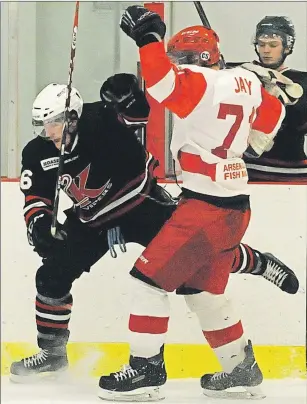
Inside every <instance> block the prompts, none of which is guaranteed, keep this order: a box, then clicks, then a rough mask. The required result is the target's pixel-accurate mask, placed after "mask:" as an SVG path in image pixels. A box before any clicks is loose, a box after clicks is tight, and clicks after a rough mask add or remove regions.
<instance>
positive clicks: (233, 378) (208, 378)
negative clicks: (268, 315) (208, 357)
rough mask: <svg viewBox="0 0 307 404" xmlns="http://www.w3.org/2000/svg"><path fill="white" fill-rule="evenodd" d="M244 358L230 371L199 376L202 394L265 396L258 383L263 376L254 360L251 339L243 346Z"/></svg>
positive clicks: (235, 397)
mask: <svg viewBox="0 0 307 404" xmlns="http://www.w3.org/2000/svg"><path fill="white" fill-rule="evenodd" d="M244 352H245V359H244V360H243V361H242V362H241V363H239V365H237V366H236V367H235V368H234V369H233V371H232V372H231V373H225V372H217V373H214V374H206V375H204V376H202V377H201V379H200V384H201V387H202V388H203V393H204V395H206V396H208V397H217V398H234V399H239V398H254V399H255V398H257V399H260V398H265V395H264V394H263V393H262V391H261V389H260V387H259V385H260V384H261V383H262V380H263V376H262V373H261V370H260V369H259V366H258V364H257V362H256V360H255V357H254V352H253V347H252V343H251V341H248V345H246V347H245V348H244Z"/></svg>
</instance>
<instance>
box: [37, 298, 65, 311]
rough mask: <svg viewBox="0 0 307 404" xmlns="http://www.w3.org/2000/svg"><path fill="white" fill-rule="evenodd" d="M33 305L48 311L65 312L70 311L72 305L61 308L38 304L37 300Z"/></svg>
mask: <svg viewBox="0 0 307 404" xmlns="http://www.w3.org/2000/svg"><path fill="white" fill-rule="evenodd" d="M35 305H36V306H37V307H40V308H41V309H45V310H49V311H66V310H71V308H72V304H64V305H62V306H49V305H48V304H43V303H40V302H39V301H38V300H36V301H35Z"/></svg>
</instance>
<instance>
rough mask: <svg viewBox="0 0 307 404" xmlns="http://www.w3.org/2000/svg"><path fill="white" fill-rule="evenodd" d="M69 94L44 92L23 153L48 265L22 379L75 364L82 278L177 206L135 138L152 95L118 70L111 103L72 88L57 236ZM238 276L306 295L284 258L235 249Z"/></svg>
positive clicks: (26, 188)
mask: <svg viewBox="0 0 307 404" xmlns="http://www.w3.org/2000/svg"><path fill="white" fill-rule="evenodd" d="M65 97H66V86H65V85H59V84H51V85H48V86H47V87H46V88H44V89H43V90H42V91H41V93H40V94H38V96H37V98H36V100H35V101H34V104H33V111H32V113H33V125H34V128H35V133H36V134H37V137H36V138H35V139H33V140H31V141H30V142H29V143H28V145H26V147H25V148H24V150H23V155H22V173H21V180H20V188H21V191H22V192H23V193H24V195H25V206H24V215H25V221H26V225H27V233H28V239H29V242H30V244H31V245H32V246H34V251H36V252H37V253H38V254H39V255H40V256H41V257H42V258H43V265H42V266H41V267H40V268H39V269H38V271H37V274H36V289H37V296H36V303H35V306H36V325H37V331H38V346H39V347H40V348H41V351H40V352H39V353H37V354H35V355H33V356H31V357H29V358H25V359H23V360H21V361H19V362H14V363H13V364H12V367H11V379H12V380H14V381H19V382H26V381H28V380H32V379H33V378H36V377H40V376H41V375H44V374H45V373H46V372H47V373H49V372H55V371H57V370H62V369H63V368H65V367H67V365H68V361H67V355H66V344H67V341H68V337H69V329H68V327H69V320H70V315H71V310H72V303H73V301H72V295H71V287H72V284H73V282H74V281H75V279H77V278H79V277H80V276H81V274H82V273H83V272H89V271H90V267H91V266H92V265H93V264H94V263H95V262H97V261H98V260H99V258H100V257H102V256H103V255H104V254H105V253H106V252H107V251H108V250H109V247H110V248H111V250H112V249H113V244H114V243H118V244H120V246H121V248H122V249H124V242H123V238H124V240H126V242H130V241H131V242H135V243H138V244H141V245H143V246H144V247H146V246H147V245H148V243H149V242H150V241H151V240H152V239H153V238H154V236H156V235H157V233H158V232H159V230H160V229H161V227H162V225H163V224H164V223H165V222H166V221H167V220H168V219H169V218H170V216H171V214H172V213H173V211H174V210H175V208H176V203H177V202H176V201H174V200H173V199H172V198H171V197H170V196H169V195H168V194H167V193H165V192H164V191H163V189H162V188H161V187H160V186H159V185H157V184H156V180H155V178H154V175H153V169H154V167H155V165H156V164H157V162H156V161H155V159H154V158H153V157H152V156H150V154H149V153H147V152H146V150H145V149H144V147H143V146H142V145H141V144H140V143H139V142H138V141H137V139H136V137H135V130H136V129H137V128H139V127H141V126H143V125H145V124H146V122H147V118H148V113H149V106H148V103H147V101H146V98H145V95H144V93H143V92H142V91H141V90H140V89H139V87H138V83H137V79H136V77H135V76H133V75H131V74H118V75H115V76H112V77H110V78H109V79H107V80H106V81H105V82H104V84H103V85H102V87H101V98H102V99H103V102H95V103H90V104H84V105H83V101H82V98H81V95H80V93H79V92H78V91H77V90H76V89H73V90H72V95H71V105H70V120H69V133H68V139H67V140H68V142H67V145H66V154H65V155H66V158H65V164H64V170H65V171H64V175H63V181H64V183H63V190H64V192H66V194H67V195H68V196H69V197H70V199H71V200H72V202H73V208H71V209H69V210H68V211H66V216H67V220H66V222H65V223H64V225H59V233H60V234H61V235H62V238H63V240H58V239H54V238H53V237H51V234H50V225H51V213H52V207H53V198H54V189H55V183H56V176H57V167H58V155H59V152H58V148H59V145H60V143H61V136H62V126H63V113H64V106H65ZM144 195H145V196H146V195H147V196H148V197H150V198H152V199H149V198H145V197H144ZM122 237H123V238H122ZM233 271H234V272H236V271H240V272H246V271H247V272H251V273H253V274H254V275H261V276H263V277H264V278H265V279H267V280H268V281H270V282H272V283H274V284H275V285H276V286H278V287H279V288H280V289H282V290H284V291H286V292H287V293H296V291H297V289H298V280H297V278H296V276H295V275H294V273H293V272H292V271H291V270H290V269H289V268H287V267H286V266H285V265H284V264H283V263H282V262H280V261H279V260H277V259H276V258H275V257H274V256H272V255H271V254H262V253H260V252H259V251H257V250H254V249H252V248H251V247H249V246H247V245H245V244H240V246H239V247H238V248H237V249H236V256H235V259H234V263H233ZM102 286H103V285H102ZM179 292H180V291H179Z"/></svg>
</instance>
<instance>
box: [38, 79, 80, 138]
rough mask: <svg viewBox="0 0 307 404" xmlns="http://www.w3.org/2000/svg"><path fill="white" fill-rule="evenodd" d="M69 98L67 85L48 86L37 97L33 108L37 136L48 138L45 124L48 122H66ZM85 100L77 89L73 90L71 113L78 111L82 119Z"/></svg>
mask: <svg viewBox="0 0 307 404" xmlns="http://www.w3.org/2000/svg"><path fill="white" fill-rule="evenodd" d="M66 98H67V85H65V84H56V83H51V84H48V86H46V87H45V88H43V90H42V91H41V92H40V93H39V94H38V95H37V97H36V98H35V100H34V102H33V107H32V126H33V132H34V134H35V135H36V136H37V135H38V136H42V137H46V132H45V130H44V124H45V123H48V122H64V111H65V103H66ZM82 108H83V100H82V97H81V95H80V93H79V91H78V90H77V89H75V88H74V87H72V88H71V93H70V106H69V109H68V110H69V111H76V113H77V116H78V118H80V116H81V113H82Z"/></svg>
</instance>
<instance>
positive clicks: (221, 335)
mask: <svg viewBox="0 0 307 404" xmlns="http://www.w3.org/2000/svg"><path fill="white" fill-rule="evenodd" d="M203 334H204V336H205V338H206V340H207V341H208V344H209V345H210V346H211V348H218V347H221V346H224V345H226V344H230V343H231V342H233V341H236V340H237V339H239V338H240V337H242V335H243V327H242V323H241V321H239V322H238V323H237V324H234V325H232V326H230V327H227V328H223V329H222V330H216V331H203Z"/></svg>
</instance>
